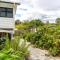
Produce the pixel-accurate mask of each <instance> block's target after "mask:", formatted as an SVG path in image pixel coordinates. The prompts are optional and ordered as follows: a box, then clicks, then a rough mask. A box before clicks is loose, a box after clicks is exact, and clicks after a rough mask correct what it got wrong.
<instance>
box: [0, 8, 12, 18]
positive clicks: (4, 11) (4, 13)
mask: <svg viewBox="0 0 60 60" xmlns="http://www.w3.org/2000/svg"><path fill="white" fill-rule="evenodd" d="M0 17H7V18H13V8H4V7H0Z"/></svg>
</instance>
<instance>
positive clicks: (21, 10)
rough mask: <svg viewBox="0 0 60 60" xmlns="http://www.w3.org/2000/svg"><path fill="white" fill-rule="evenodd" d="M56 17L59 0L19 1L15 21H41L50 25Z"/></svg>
mask: <svg viewBox="0 0 60 60" xmlns="http://www.w3.org/2000/svg"><path fill="white" fill-rule="evenodd" d="M57 17H60V0H20V5H19V6H18V7H17V11H16V16H15V19H20V20H21V21H23V20H31V19H42V20H43V21H45V20H46V21H47V20H49V21H50V22H51V23H52V22H55V19H56V18H57Z"/></svg>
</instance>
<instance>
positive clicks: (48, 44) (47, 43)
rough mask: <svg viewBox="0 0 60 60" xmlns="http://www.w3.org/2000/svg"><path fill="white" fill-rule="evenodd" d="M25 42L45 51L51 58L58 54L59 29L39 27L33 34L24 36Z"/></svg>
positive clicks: (55, 27)
mask: <svg viewBox="0 0 60 60" xmlns="http://www.w3.org/2000/svg"><path fill="white" fill-rule="evenodd" d="M25 39H26V40H28V41H30V42H31V43H32V44H34V45H35V46H36V47H38V48H42V49H47V50H49V51H50V54H51V55H53V56H56V55H59V52H60V31H59V27H57V26H53V25H51V26H50V25H49V26H47V25H44V26H42V27H41V26H40V27H39V30H38V31H37V32H35V33H31V32H29V33H28V34H26V37H25Z"/></svg>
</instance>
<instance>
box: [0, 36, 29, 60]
mask: <svg viewBox="0 0 60 60" xmlns="http://www.w3.org/2000/svg"><path fill="white" fill-rule="evenodd" d="M19 40H20V39H19V37H16V38H15V39H14V40H11V41H9V40H8V38H7V39H6V43H5V47H4V49H2V50H1V51H0V60H25V57H26V56H27V55H28V54H29V52H28V47H27V46H26V47H25V46H23V47H24V48H23V47H22V46H19V42H20V41H19Z"/></svg>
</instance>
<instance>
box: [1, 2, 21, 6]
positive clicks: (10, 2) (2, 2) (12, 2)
mask: <svg viewBox="0 0 60 60" xmlns="http://www.w3.org/2000/svg"><path fill="white" fill-rule="evenodd" d="M0 2H2V3H10V4H17V5H20V3H17V2H15V3H14V2H6V1H0Z"/></svg>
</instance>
